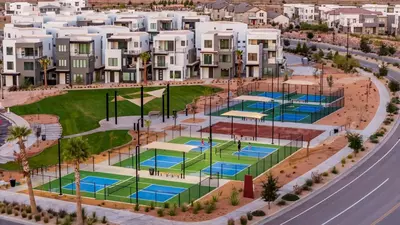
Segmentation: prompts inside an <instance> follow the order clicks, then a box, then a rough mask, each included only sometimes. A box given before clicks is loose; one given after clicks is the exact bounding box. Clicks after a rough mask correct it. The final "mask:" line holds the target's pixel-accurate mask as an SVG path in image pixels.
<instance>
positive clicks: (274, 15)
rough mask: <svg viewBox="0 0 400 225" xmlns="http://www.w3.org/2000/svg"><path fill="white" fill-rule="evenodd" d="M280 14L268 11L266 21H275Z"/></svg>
mask: <svg viewBox="0 0 400 225" xmlns="http://www.w3.org/2000/svg"><path fill="white" fill-rule="evenodd" d="M280 15H282V14H280V13H277V12H274V11H268V12H267V18H268V19H275V18H276V17H278V16H280Z"/></svg>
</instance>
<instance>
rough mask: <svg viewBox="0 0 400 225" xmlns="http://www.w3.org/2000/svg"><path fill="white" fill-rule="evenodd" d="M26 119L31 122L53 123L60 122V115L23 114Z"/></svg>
mask: <svg viewBox="0 0 400 225" xmlns="http://www.w3.org/2000/svg"><path fill="white" fill-rule="evenodd" d="M22 118H24V120H26V121H28V123H29V124H33V123H39V124H53V123H58V116H56V115H50V114H33V115H25V116H22Z"/></svg>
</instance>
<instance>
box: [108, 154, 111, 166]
mask: <svg viewBox="0 0 400 225" xmlns="http://www.w3.org/2000/svg"><path fill="white" fill-rule="evenodd" d="M108 165H109V166H111V165H110V151H108Z"/></svg>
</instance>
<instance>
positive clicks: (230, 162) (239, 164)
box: [201, 161, 253, 177]
mask: <svg viewBox="0 0 400 225" xmlns="http://www.w3.org/2000/svg"><path fill="white" fill-rule="evenodd" d="M216 163H228V164H237V165H247V166H246V167H245V168H244V169H242V170H240V171H239V172H237V173H235V174H233V175H227V176H229V177H233V176H235V175H236V174H238V173H240V172H242V171H243V170H245V169H247V168H249V167H250V166H251V165H253V164H251V165H249V164H241V163H231V162H223V161H216V162H214V163H213V165H214V164H216ZM207 168H210V166H208V167H206V168H204V169H202V170H201V171H203V170H205V169H207ZM219 168H220V169H221V167H219ZM228 170H233V169H228ZM235 171H237V170H235ZM209 175H212V174H209Z"/></svg>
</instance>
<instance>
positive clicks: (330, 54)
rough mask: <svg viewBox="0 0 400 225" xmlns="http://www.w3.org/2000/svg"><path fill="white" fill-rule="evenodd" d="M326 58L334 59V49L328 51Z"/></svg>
mask: <svg viewBox="0 0 400 225" xmlns="http://www.w3.org/2000/svg"><path fill="white" fill-rule="evenodd" d="M325 58H326V59H328V60H332V59H333V54H332V51H329V52H328V53H326V56H325Z"/></svg>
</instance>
